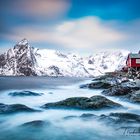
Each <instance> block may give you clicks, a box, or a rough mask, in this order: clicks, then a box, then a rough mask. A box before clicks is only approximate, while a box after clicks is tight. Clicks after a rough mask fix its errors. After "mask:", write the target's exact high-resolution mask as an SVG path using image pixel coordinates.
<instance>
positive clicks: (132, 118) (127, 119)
mask: <svg viewBox="0 0 140 140" xmlns="http://www.w3.org/2000/svg"><path fill="white" fill-rule="evenodd" d="M99 118H100V120H104V121H107V122H110V123H115V124H129V123H135V124H140V115H137V114H132V113H111V114H109V115H108V116H107V115H101V116H100V117H99Z"/></svg>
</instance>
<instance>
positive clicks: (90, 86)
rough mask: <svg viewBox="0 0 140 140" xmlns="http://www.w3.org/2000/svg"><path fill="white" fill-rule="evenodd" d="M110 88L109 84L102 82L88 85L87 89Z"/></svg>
mask: <svg viewBox="0 0 140 140" xmlns="http://www.w3.org/2000/svg"><path fill="white" fill-rule="evenodd" d="M111 86H112V85H111V84H110V83H107V82H104V81H97V82H93V83H90V84H88V88H90V89H108V88H110V87H111Z"/></svg>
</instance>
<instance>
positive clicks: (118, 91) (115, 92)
mask: <svg viewBox="0 0 140 140" xmlns="http://www.w3.org/2000/svg"><path fill="white" fill-rule="evenodd" d="M131 92H132V90H131V88H130V87H122V86H114V87H111V88H109V89H105V90H103V91H102V94H104V95H107V96H123V95H127V94H129V93H131Z"/></svg>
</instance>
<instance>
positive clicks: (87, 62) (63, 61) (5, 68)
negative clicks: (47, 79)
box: [0, 39, 128, 77]
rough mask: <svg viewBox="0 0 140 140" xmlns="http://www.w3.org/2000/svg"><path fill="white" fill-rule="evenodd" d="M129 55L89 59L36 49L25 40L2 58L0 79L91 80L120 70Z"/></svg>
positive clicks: (125, 53) (92, 57)
mask: <svg viewBox="0 0 140 140" xmlns="http://www.w3.org/2000/svg"><path fill="white" fill-rule="evenodd" d="M127 55H128V52H124V51H122V52H121V51H120V52H114V53H110V52H101V53H99V54H96V55H92V56H89V57H81V56H79V55H77V54H70V53H69V54H64V53H61V52H59V51H55V50H49V49H36V48H33V47H31V46H30V45H29V44H28V41H27V40H26V39H23V40H22V41H21V42H19V43H18V44H16V45H15V46H14V48H13V49H9V50H8V51H7V52H6V53H4V54H1V55H0V75H24V76H36V75H39V76H42V75H43V76H44V75H47V76H76V77H89V76H97V75H101V74H104V73H105V72H111V71H115V70H118V69H121V68H122V67H123V66H124V65H125V61H126V57H127Z"/></svg>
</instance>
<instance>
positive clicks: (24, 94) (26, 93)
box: [8, 91, 43, 97]
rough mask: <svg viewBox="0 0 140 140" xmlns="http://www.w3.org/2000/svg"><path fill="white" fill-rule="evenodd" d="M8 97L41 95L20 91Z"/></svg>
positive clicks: (39, 94)
mask: <svg viewBox="0 0 140 140" xmlns="http://www.w3.org/2000/svg"><path fill="white" fill-rule="evenodd" d="M8 95H10V96H13V97H15V96H41V95H43V93H36V92H31V91H21V92H11V93H9V94H8Z"/></svg>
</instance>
